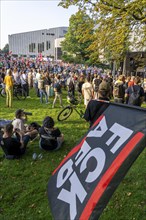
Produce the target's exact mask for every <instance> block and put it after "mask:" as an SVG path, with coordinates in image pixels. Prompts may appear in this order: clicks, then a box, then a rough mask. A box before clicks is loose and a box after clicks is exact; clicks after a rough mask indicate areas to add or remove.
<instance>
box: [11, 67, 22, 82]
mask: <svg viewBox="0 0 146 220" xmlns="http://www.w3.org/2000/svg"><path fill="white" fill-rule="evenodd" d="M12 74H13V79H14V83H15V84H16V85H20V84H21V80H20V74H19V72H18V70H17V67H15V68H14V70H13V73H12Z"/></svg>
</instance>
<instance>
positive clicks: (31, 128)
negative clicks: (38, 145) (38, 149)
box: [12, 109, 40, 140]
mask: <svg viewBox="0 0 146 220" xmlns="http://www.w3.org/2000/svg"><path fill="white" fill-rule="evenodd" d="M26 122H27V115H26V114H25V112H24V110H23V109H18V110H17V111H16V112H15V119H14V120H13V122H12V124H13V127H14V131H15V130H16V129H17V130H20V131H21V133H22V135H23V136H29V137H30V140H32V139H34V138H35V137H36V136H37V135H38V129H39V127H40V126H39V125H38V124H37V123H36V122H32V123H31V124H30V125H25V123H26Z"/></svg>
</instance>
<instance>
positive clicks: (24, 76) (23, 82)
mask: <svg viewBox="0 0 146 220" xmlns="http://www.w3.org/2000/svg"><path fill="white" fill-rule="evenodd" d="M20 80H21V86H22V88H23V89H24V91H25V92H26V95H27V97H28V98H30V96H29V86H28V78H27V74H26V71H25V70H22V71H21V75H20Z"/></svg>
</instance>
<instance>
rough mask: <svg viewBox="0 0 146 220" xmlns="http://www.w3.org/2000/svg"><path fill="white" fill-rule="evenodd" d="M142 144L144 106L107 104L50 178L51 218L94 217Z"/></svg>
mask: <svg viewBox="0 0 146 220" xmlns="http://www.w3.org/2000/svg"><path fill="white" fill-rule="evenodd" d="M145 146H146V109H142V108H139V107H129V106H127V105H118V104H117V105H116V104H110V105H109V107H108V108H107V109H106V110H105V111H104V112H103V114H102V115H101V116H100V117H99V118H98V119H97V120H96V121H95V123H94V124H93V126H92V127H91V128H90V129H89V131H88V132H87V134H86V135H85V136H84V138H83V139H82V140H81V142H80V143H79V144H78V145H77V146H76V147H74V148H73V150H72V151H71V152H70V153H69V154H68V155H67V157H66V158H64V160H63V161H62V162H61V164H60V165H59V167H58V168H57V169H56V170H55V171H54V173H53V175H52V177H51V178H50V180H49V183H48V198H49V203H50V207H51V210H52V214H53V217H54V219H55V220H63V219H67V220H69V219H70V220H79V219H80V220H87V219H90V220H91V219H93V220H97V219H98V218H99V216H100V215H101V213H102V211H103V209H104V208H105V206H106V204H107V203H108V201H109V199H110V197H111V196H112V194H113V192H114V191H115V189H116V188H117V186H118V185H119V184H120V182H121V181H122V179H123V178H124V176H125V174H126V172H127V171H128V170H129V168H130V166H131V165H132V164H133V162H134V161H135V160H136V158H137V157H138V155H139V154H140V153H141V152H142V150H143V149H144V148H145Z"/></svg>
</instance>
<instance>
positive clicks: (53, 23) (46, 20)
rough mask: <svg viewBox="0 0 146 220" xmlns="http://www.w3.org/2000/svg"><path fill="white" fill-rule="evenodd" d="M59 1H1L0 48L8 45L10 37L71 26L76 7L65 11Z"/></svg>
mask: <svg viewBox="0 0 146 220" xmlns="http://www.w3.org/2000/svg"><path fill="white" fill-rule="evenodd" d="M58 3H59V0H45V1H43V0H24V1H23V0H17V1H14V0H9V1H8V0H0V12H1V13H0V16H1V17H0V48H1V49H2V48H3V47H4V46H5V44H6V43H8V35H10V34H15V33H21V32H27V31H34V30H41V29H49V28H53V27H61V26H69V18H70V16H71V15H72V14H75V13H76V11H77V8H76V7H73V6H72V7H70V8H69V9H64V8H62V7H61V6H57V5H58Z"/></svg>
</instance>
